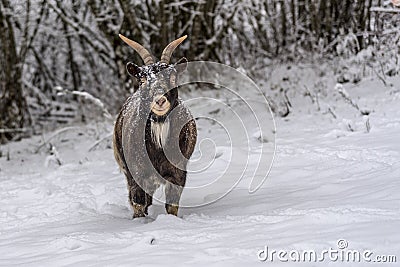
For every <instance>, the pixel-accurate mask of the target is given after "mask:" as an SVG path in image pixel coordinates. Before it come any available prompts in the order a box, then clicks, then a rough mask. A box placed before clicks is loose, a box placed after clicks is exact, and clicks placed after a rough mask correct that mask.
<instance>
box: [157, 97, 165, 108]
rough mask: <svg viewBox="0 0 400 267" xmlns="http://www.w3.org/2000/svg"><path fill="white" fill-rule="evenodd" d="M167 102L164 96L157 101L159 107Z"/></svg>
mask: <svg viewBox="0 0 400 267" xmlns="http://www.w3.org/2000/svg"><path fill="white" fill-rule="evenodd" d="M165 101H167V100H166V99H165V97H164V96H162V97H160V98H159V99H158V100H157V101H156V103H157V105H159V106H160V107H161V106H162V105H163V104H164V103H165Z"/></svg>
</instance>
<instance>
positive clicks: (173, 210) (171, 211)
mask: <svg viewBox="0 0 400 267" xmlns="http://www.w3.org/2000/svg"><path fill="white" fill-rule="evenodd" d="M165 208H166V210H167V213H168V214H172V215H175V216H178V209H179V206H178V205H170V204H167V205H166V207H165Z"/></svg>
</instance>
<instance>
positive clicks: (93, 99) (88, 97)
mask: <svg viewBox="0 0 400 267" xmlns="http://www.w3.org/2000/svg"><path fill="white" fill-rule="evenodd" d="M55 89H56V90H57V91H59V92H58V95H65V94H71V95H76V96H79V97H82V98H84V99H86V100H89V101H90V102H92V103H93V104H95V105H96V106H97V107H99V108H100V109H101V111H102V112H103V116H104V117H106V118H107V119H110V120H112V116H111V114H110V113H109V112H108V110H107V108H106V106H105V105H104V103H103V102H102V101H101V100H100V99H99V98H97V97H95V96H93V95H92V94H90V93H88V92H84V91H69V90H65V89H63V88H62V87H60V86H57V87H56V88H55Z"/></svg>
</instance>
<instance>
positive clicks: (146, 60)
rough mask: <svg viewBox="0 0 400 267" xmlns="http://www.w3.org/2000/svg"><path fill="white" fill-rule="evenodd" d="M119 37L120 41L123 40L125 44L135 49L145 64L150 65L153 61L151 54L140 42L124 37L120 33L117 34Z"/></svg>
mask: <svg viewBox="0 0 400 267" xmlns="http://www.w3.org/2000/svg"><path fill="white" fill-rule="evenodd" d="M119 38H121V39H122V41H124V42H125V43H126V44H127V45H129V46H130V47H132V48H133V49H135V51H136V52H137V53H138V54H139V56H140V57H141V58H142V59H143V61H144V64H145V65H150V64H153V63H154V60H153V57H152V56H151V54H150V53H149V51H147V49H146V48H144V47H143V46H142V45H141V44H139V43H136V42H135V41H132V40H130V39H128V38H126V37H125V36H123V35H122V34H119Z"/></svg>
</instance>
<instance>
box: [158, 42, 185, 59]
mask: <svg viewBox="0 0 400 267" xmlns="http://www.w3.org/2000/svg"><path fill="white" fill-rule="evenodd" d="M186 37H187V35H185V36H182V37H181V38H178V39H176V40H175V41H172V42H171V43H169V45H167V46H166V47H165V48H164V51H163V52H162V55H161V60H160V62H161V63H166V64H169V60H170V59H171V56H172V53H173V52H174V50H175V48H176V47H177V46H178V45H180V43H182V42H183V41H184V40H185V39H186Z"/></svg>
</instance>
